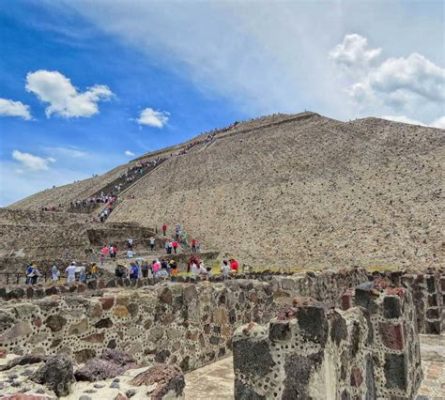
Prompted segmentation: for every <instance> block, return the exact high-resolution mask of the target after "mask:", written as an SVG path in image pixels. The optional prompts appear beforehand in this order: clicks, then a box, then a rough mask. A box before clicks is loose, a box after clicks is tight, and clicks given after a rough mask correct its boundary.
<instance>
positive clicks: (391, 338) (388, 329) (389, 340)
mask: <svg viewBox="0 0 445 400" xmlns="http://www.w3.org/2000/svg"><path fill="white" fill-rule="evenodd" d="M379 326H380V336H381V339H382V342H383V344H384V345H385V346H386V347H388V348H389V349H392V350H403V348H404V347H405V337H404V329H403V325H401V324H392V323H390V322H381V323H380V324H379Z"/></svg>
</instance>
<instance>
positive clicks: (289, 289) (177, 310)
mask: <svg viewBox="0 0 445 400" xmlns="http://www.w3.org/2000/svg"><path fill="white" fill-rule="evenodd" d="M366 280H367V277H366V274H365V273H364V271H361V270H351V271H344V272H343V273H333V272H326V273H319V274H314V273H310V274H301V275H293V276H289V277H282V276H270V277H269V278H268V279H266V280H264V281H260V280H253V279H252V280H250V279H236V280H230V281H225V282H199V283H196V284H193V283H172V282H169V283H162V284H158V285H155V286H150V287H144V288H139V289H137V290H135V289H133V290H130V289H129V290H123V289H120V288H116V289H107V290H103V291H90V292H85V293H83V294H82V295H78V294H68V293H67V294H64V295H53V296H47V297H44V298H41V299H30V300H27V301H24V300H10V301H8V302H3V303H2V306H1V308H0V347H3V348H6V351H7V352H13V353H17V354H26V353H44V354H56V353H61V352H62V353H69V354H72V355H73V356H74V357H75V358H76V359H77V360H78V361H83V360H86V359H88V358H91V357H93V356H94V355H95V354H99V353H100V352H101V351H102V350H103V349H105V348H116V349H119V350H124V351H125V352H127V353H129V354H130V355H132V356H134V357H135V358H136V359H137V360H138V361H140V362H143V363H151V362H167V363H170V364H173V363H177V364H179V365H180V366H181V368H182V369H183V370H189V369H194V368H197V367H199V366H202V365H205V364H206V363H209V362H212V361H214V360H216V359H218V358H220V357H223V356H224V355H225V354H226V353H227V352H228V351H230V350H231V347H232V334H233V331H234V329H235V328H236V327H238V326H240V325H241V324H244V323H248V322H250V321H255V322H257V323H264V322H266V321H269V320H270V319H271V317H272V316H273V314H274V312H275V311H276V309H277V308H278V307H280V306H282V305H284V304H291V302H292V299H293V297H294V296H295V295H296V294H303V295H309V296H313V297H316V298H323V299H327V301H332V302H333V303H334V302H335V300H336V299H338V298H339V297H340V295H341V293H343V292H344V290H345V289H346V288H348V287H354V286H356V285H357V284H359V283H361V282H363V281H366Z"/></svg>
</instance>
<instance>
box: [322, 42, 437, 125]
mask: <svg viewBox="0 0 445 400" xmlns="http://www.w3.org/2000/svg"><path fill="white" fill-rule="evenodd" d="M380 52H381V51H380V49H369V48H368V44H367V40H366V39H365V38H364V37H362V36H360V35H356V34H351V35H346V37H345V39H344V40H343V42H342V43H341V44H339V45H337V46H336V47H335V48H334V49H333V50H332V51H331V52H330V58H331V59H332V60H334V62H335V63H336V64H338V65H340V66H342V67H346V68H344V70H346V72H347V74H349V75H348V76H349V78H350V81H349V87H348V88H347V90H346V92H347V93H348V94H349V95H350V96H351V98H352V99H354V101H355V102H356V104H357V105H359V106H360V107H361V108H362V109H365V110H366V109H367V110H376V109H380V110H382V109H386V110H387V111H400V110H404V111H405V112H407V113H409V114H417V115H419V116H422V115H423V118H425V119H426V115H427V114H429V115H430V118H431V116H432V115H433V114H434V113H438V112H440V109H441V108H442V109H443V104H444V103H445V68H442V67H440V66H438V65H436V64H435V63H433V62H432V61H431V60H429V59H427V58H426V57H424V56H423V55H421V54H418V53H412V54H410V55H408V56H407V57H398V58H395V57H390V58H387V59H385V60H383V61H382V62H381V63H379V64H376V63H375V62H374V63H372V62H371V61H375V59H376V57H377V56H378V55H379V54H380Z"/></svg>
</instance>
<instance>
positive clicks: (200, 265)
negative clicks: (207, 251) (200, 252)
mask: <svg viewBox="0 0 445 400" xmlns="http://www.w3.org/2000/svg"><path fill="white" fill-rule="evenodd" d="M199 274H200V275H208V274H209V273H208V272H207V270H206V269H205V267H204V263H203V262H202V261H201V262H200V263H199Z"/></svg>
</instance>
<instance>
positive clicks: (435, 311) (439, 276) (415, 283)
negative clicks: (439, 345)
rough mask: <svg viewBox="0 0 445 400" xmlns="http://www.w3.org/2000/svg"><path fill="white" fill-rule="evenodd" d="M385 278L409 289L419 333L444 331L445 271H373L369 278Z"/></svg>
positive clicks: (393, 283)
mask: <svg viewBox="0 0 445 400" xmlns="http://www.w3.org/2000/svg"><path fill="white" fill-rule="evenodd" d="M382 278H383V279H387V280H388V281H389V282H390V283H391V284H392V285H395V286H401V287H404V288H407V289H409V290H410V291H411V293H412V297H413V301H414V304H415V308H416V313H417V329H418V331H419V333H426V334H440V333H441V332H444V331H445V271H444V270H443V269H428V270H427V271H425V272H420V273H413V272H412V271H408V272H402V271H398V272H387V273H375V274H373V276H372V277H370V279H382Z"/></svg>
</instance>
